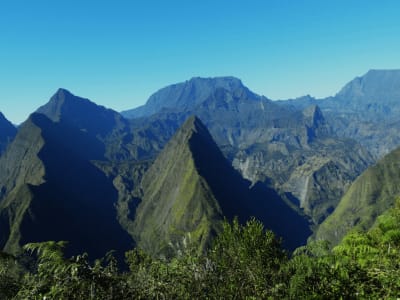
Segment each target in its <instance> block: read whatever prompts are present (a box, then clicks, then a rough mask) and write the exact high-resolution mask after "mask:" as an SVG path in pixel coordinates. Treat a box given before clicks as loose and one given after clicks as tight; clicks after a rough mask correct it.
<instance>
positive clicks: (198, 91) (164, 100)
mask: <svg viewBox="0 0 400 300" xmlns="http://www.w3.org/2000/svg"><path fill="white" fill-rule="evenodd" d="M217 89H224V90H229V91H234V94H236V95H238V96H239V95H246V97H248V98H259V97H258V96H257V95H255V94H254V93H252V92H251V91H250V90H249V89H247V88H246V87H245V86H244V85H243V84H242V82H241V81H240V80H239V79H237V78H234V77H216V78H200V77H195V78H192V79H190V80H189V81H186V82H183V83H178V84H174V85H170V86H167V87H165V88H162V89H161V90H159V91H158V92H156V93H154V94H153V95H152V96H151V97H150V98H149V100H148V101H147V103H146V104H145V105H143V106H141V107H138V108H135V109H131V110H127V111H123V112H122V115H123V116H124V117H127V118H139V117H147V116H150V115H153V114H155V113H158V112H160V111H162V110H164V109H170V108H172V109H173V110H174V111H176V110H177V109H179V110H181V111H186V110H188V109H192V108H194V107H195V106H197V105H199V104H200V103H202V102H204V101H205V100H207V99H208V98H209V97H210V96H211V95H212V94H214V92H215V90H217Z"/></svg>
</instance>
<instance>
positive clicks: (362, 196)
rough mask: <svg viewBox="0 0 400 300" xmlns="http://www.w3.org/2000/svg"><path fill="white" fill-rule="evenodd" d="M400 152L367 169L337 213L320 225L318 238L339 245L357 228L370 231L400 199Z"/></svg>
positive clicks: (341, 202) (395, 152)
mask: <svg viewBox="0 0 400 300" xmlns="http://www.w3.org/2000/svg"><path fill="white" fill-rule="evenodd" d="M399 161H400V148H398V149H396V150H394V151H392V152H391V153H389V154H388V155H386V156H385V157H384V158H383V159H381V160H380V161H379V162H378V163H377V164H376V165H374V166H372V167H370V168H368V169H367V170H366V171H365V172H364V173H363V174H362V175H361V176H360V177H359V178H357V180H356V181H354V183H353V184H352V185H351V187H350V188H349V190H348V191H347V192H346V194H345V195H344V196H343V198H342V199H341V201H340V203H339V205H338V206H337V207H336V209H335V211H334V212H333V213H332V214H331V215H330V216H329V217H328V218H327V219H326V220H325V221H324V222H323V223H322V224H321V226H320V227H319V229H318V231H317V234H316V238H317V239H326V240H329V241H330V242H331V243H332V244H333V245H335V244H337V243H339V242H340V240H341V239H342V238H343V237H344V236H345V235H346V233H347V232H348V231H349V230H351V229H354V228H358V229H361V230H368V229H369V228H370V227H371V226H372V225H373V224H374V222H375V220H376V218H377V217H378V216H379V215H381V214H382V213H383V212H384V211H386V210H387V209H388V208H390V207H391V206H392V205H393V204H394V200H395V198H396V197H397V196H399V195H400V165H399Z"/></svg>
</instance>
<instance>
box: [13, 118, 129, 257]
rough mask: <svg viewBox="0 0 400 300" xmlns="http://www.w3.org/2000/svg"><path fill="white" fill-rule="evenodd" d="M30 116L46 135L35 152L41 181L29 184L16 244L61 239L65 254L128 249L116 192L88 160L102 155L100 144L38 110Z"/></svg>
mask: <svg viewBox="0 0 400 300" xmlns="http://www.w3.org/2000/svg"><path fill="white" fill-rule="evenodd" d="M33 120H34V122H35V123H36V124H38V125H39V126H40V127H41V128H42V135H43V138H44V139H45V145H44V147H43V148H42V150H41V151H40V153H39V157H40V159H41V160H42V161H43V162H44V164H45V168H46V175H45V180H46V182H45V183H44V184H42V185H40V186H31V190H32V192H33V194H34V197H33V200H32V206H31V207H30V218H25V220H24V223H23V225H22V226H21V227H22V228H21V231H22V237H23V240H22V241H21V243H22V244H25V243H28V242H40V241H47V240H66V241H69V243H70V244H69V246H68V248H67V253H66V254H67V255H75V254H78V253H82V252H88V253H89V255H90V257H91V258H98V257H102V256H103V255H104V254H105V253H106V252H108V251H109V250H112V249H114V250H117V252H119V253H123V252H124V251H126V250H128V249H130V248H132V246H133V241H132V239H131V238H130V236H129V235H128V234H127V233H126V232H125V231H124V230H123V229H122V228H121V226H120V224H119V223H118V220H117V212H116V208H115V206H114V205H115V203H116V202H117V199H118V194H117V191H116V190H115V188H114V186H113V184H112V182H111V181H110V180H109V179H108V178H107V177H106V176H105V175H104V174H103V173H102V172H101V171H100V170H99V169H97V168H96V167H95V166H94V165H93V164H91V163H90V160H91V159H101V158H102V156H103V153H104V146H103V145H102V144H101V143H100V142H99V141H98V140H96V139H95V138H91V137H90V136H88V134H87V133H85V132H83V131H80V130H76V129H73V128H71V127H68V126H65V125H64V124H63V123H53V122H52V121H50V120H49V119H48V118H47V117H45V116H43V115H35V116H34V117H33Z"/></svg>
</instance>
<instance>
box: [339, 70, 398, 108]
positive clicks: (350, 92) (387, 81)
mask: <svg viewBox="0 0 400 300" xmlns="http://www.w3.org/2000/svg"><path fill="white" fill-rule="evenodd" d="M336 97H338V98H340V99H343V100H345V101H348V99H352V100H353V101H354V100H355V101H358V102H360V103H369V102H374V103H376V102H379V103H381V104H390V103H397V102H398V100H399V99H400V70H369V71H368V72H367V73H366V74H364V75H363V76H361V77H356V78H354V79H353V80H352V81H350V82H349V83H348V84H346V85H345V86H344V87H343V88H342V89H341V90H340V91H339V93H338V94H337V95H336Z"/></svg>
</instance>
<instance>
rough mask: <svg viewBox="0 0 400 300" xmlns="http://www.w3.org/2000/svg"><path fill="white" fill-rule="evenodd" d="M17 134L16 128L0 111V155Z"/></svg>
mask: <svg viewBox="0 0 400 300" xmlns="http://www.w3.org/2000/svg"><path fill="white" fill-rule="evenodd" d="M16 134H17V129H16V128H15V126H14V125H13V124H11V122H10V121H8V120H7V119H6V118H5V117H4V115H3V114H2V113H1V112H0V156H1V155H2V154H3V152H4V151H5V150H6V148H7V146H8V145H9V144H10V143H11V141H12V140H13V139H14V137H15V135H16Z"/></svg>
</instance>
